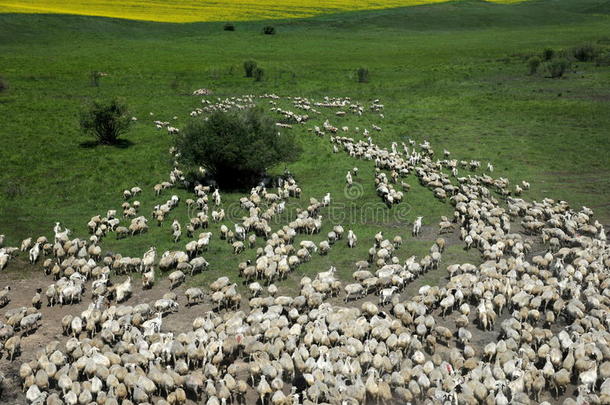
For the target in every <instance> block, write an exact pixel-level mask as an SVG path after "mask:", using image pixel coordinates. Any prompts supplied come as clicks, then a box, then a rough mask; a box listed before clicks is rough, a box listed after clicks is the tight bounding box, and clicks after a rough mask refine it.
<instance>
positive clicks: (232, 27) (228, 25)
mask: <svg viewBox="0 0 610 405" xmlns="http://www.w3.org/2000/svg"><path fill="white" fill-rule="evenodd" d="M223 29H224V30H225V31H235V25H233V24H231V23H226V24H225V25H224V27H223Z"/></svg>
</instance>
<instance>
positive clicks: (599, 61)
mask: <svg viewBox="0 0 610 405" xmlns="http://www.w3.org/2000/svg"><path fill="white" fill-rule="evenodd" d="M595 66H610V51H608V52H605V53H602V54H599V55H597V57H595Z"/></svg>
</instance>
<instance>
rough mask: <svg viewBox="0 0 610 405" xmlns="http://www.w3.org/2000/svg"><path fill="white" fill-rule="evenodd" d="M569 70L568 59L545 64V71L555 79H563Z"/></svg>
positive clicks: (554, 60)
mask: <svg viewBox="0 0 610 405" xmlns="http://www.w3.org/2000/svg"><path fill="white" fill-rule="evenodd" d="M568 69H570V61H568V60H567V59H553V60H551V61H548V62H546V63H545V70H546V72H547V74H548V75H549V77H551V78H553V79H556V78H559V77H562V76H563V75H564V73H566V72H567V71H568Z"/></svg>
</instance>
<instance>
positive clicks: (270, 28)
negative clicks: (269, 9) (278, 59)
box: [263, 25, 275, 35]
mask: <svg viewBox="0 0 610 405" xmlns="http://www.w3.org/2000/svg"><path fill="white" fill-rule="evenodd" d="M263 34H265V35H275V28H274V27H273V26H271V25H266V26H264V27H263Z"/></svg>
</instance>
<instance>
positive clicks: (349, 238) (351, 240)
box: [347, 229, 358, 248]
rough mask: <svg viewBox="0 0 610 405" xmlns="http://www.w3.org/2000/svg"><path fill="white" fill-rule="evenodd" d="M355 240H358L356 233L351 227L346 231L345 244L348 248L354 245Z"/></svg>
mask: <svg viewBox="0 0 610 405" xmlns="http://www.w3.org/2000/svg"><path fill="white" fill-rule="evenodd" d="M356 242H358V238H357V237H356V234H355V233H354V231H352V230H351V229H350V230H349V231H348V232H347V246H348V247H349V248H354V247H356Z"/></svg>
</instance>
